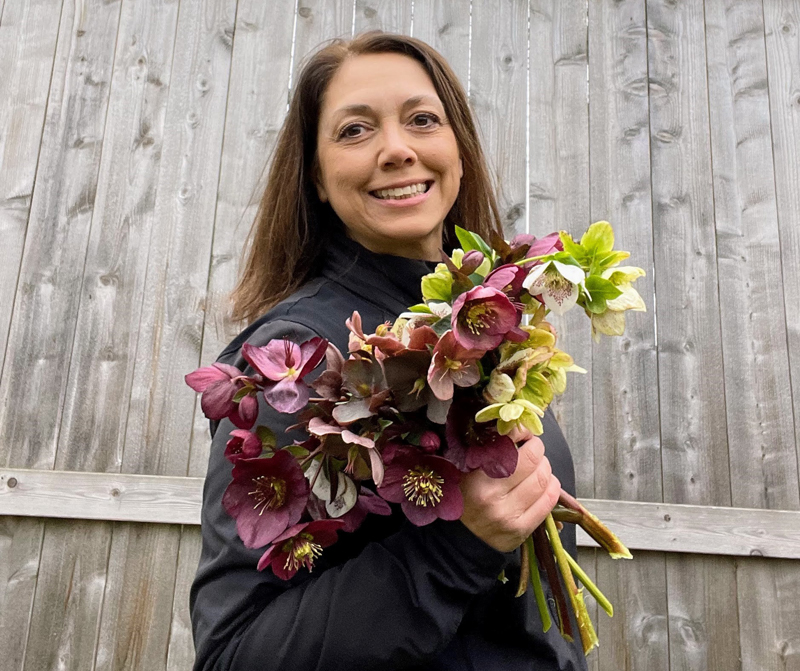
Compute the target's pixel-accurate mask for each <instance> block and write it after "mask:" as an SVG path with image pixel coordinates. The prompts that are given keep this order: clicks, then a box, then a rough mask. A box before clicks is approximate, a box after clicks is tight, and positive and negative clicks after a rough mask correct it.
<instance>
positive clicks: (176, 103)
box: [0, 0, 800, 671]
mask: <svg viewBox="0 0 800 671" xmlns="http://www.w3.org/2000/svg"><path fill="white" fill-rule="evenodd" d="M372 28H382V29H385V30H390V31H398V32H405V33H410V34H413V35H415V36H417V37H420V38H422V39H424V40H426V41H428V42H429V43H430V44H432V45H433V46H435V47H436V48H437V49H439V50H440V51H441V52H442V53H443V54H444V55H445V56H446V57H447V58H448V59H449V60H450V62H451V64H452V65H453V67H454V69H455V70H456V72H457V73H458V75H459V76H460V77H461V79H462V81H463V82H465V84H466V85H467V88H468V91H469V95H470V102H471V105H472V107H473V109H474V111H475V114H476V116H477V118H478V119H479V123H480V127H481V131H482V136H483V140H484V146H485V149H486V150H487V153H488V155H489V156H490V158H491V161H492V164H493V166H494V168H495V171H496V174H497V178H498V180H499V181H500V183H501V184H502V189H503V191H502V199H501V202H502V211H503V213H504V217H505V223H506V225H507V228H508V230H509V232H511V231H512V230H513V231H522V230H527V231H530V232H533V233H537V234H541V233H547V232H550V231H551V230H554V229H558V228H566V229H569V230H571V231H577V232H580V231H581V230H582V229H584V228H585V227H586V225H588V223H589V222H591V221H594V220H598V219H608V220H609V221H611V222H613V224H614V226H615V229H616V231H617V239H618V243H619V246H621V247H622V248H625V249H629V250H631V251H632V253H633V258H634V259H635V260H636V262H637V264H638V265H641V266H643V267H645V268H646V269H647V270H648V277H647V278H645V279H643V280H640V281H639V285H640V286H642V293H643V295H644V297H645V301H646V303H647V305H648V310H649V312H648V313H647V314H646V315H639V314H637V315H634V316H633V318H631V319H629V331H628V333H627V334H626V336H625V337H623V338H619V339H614V340H611V339H608V340H605V341H604V342H602V343H600V344H599V345H593V344H592V343H591V340H590V338H589V335H588V333H587V331H586V328H585V326H586V325H585V324H584V323H582V321H581V318H580V316H579V315H577V316H576V318H575V319H574V320H573V319H569V320H567V323H566V324H563V326H565V327H566V330H567V335H566V336H565V340H566V342H567V348H568V350H569V351H571V352H572V353H573V354H574V355H575V357H576V359H577V360H578V362H579V363H580V364H581V365H582V366H584V367H586V368H587V369H589V371H590V374H589V378H588V380H587V381H585V382H584V381H580V382H577V383H576V381H575V380H573V384H572V387H571V389H570V390H569V391H568V394H567V397H566V398H565V399H564V400H563V402H562V403H560V405H559V406H558V412H559V415H560V418H561V421H562V425H563V426H564V428H565V432H566V433H567V436H568V439H569V441H570V444H571V446H572V448H573V452H574V456H575V461H576V467H577V472H578V488H579V495H581V496H582V497H584V498H587V499H596V501H594V507H595V508H596V509H597V511H598V512H599V513H600V514H601V515H602V516H603V517H604V518H606V519H608V520H609V521H610V523H611V525H612V526H614V527H615V528H616V529H617V530H618V531H619V533H620V534H621V535H622V537H623V539H624V540H625V541H627V542H628V544H629V545H630V546H631V547H632V548H634V549H638V550H639V551H638V552H636V558H635V560H634V561H632V562H612V561H610V560H608V559H607V558H606V557H605V556H603V555H601V554H597V555H595V551H594V550H593V549H591V547H590V543H589V542H588V541H587V540H586V539H585V538H583V537H582V539H581V543H582V545H583V546H584V547H582V549H581V553H582V558H581V561H582V563H583V564H584V566H586V567H587V568H588V569H589V570H590V573H592V574H593V575H595V576H596V578H597V580H598V581H599V583H600V585H601V587H602V588H603V589H604V590H605V591H606V594H608V596H609V597H610V598H611V600H612V601H613V602H614V604H615V605H616V607H617V615H616V616H615V617H614V618H613V619H608V618H606V617H605V615H604V614H603V613H600V614H599V615H597V614H595V620H596V621H597V622H598V623H599V626H598V630H599V636H600V640H601V646H600V648H599V650H598V651H595V652H594V653H592V656H591V657H590V668H591V669H593V670H595V671H597V670H601V669H602V670H603V671H618V670H620V669H634V670H636V671H667V670H670V671H672V670H678V669H686V670H691V671H699V670H708V671H728V670H732V669H742V670H743V671H755V670H758V671H762V670H764V671H772V670H775V671H778V670H781V671H785V670H789V669H791V670H795V671H796V670H798V669H800V562H798V561H797V560H798V559H800V512H798V511H800V478H799V477H798V460H800V442H799V441H798V422H800V309H798V306H800V0H705V2H703V1H702V0H531V1H530V2H529V3H527V2H525V1H523V0H471V1H470V0H414V1H413V2H412V1H411V0H406V1H400V0H394V1H392V0H383V1H380V2H379V1H377V0H376V1H371V2H366V1H365V0H347V1H345V0H335V1H334V0H329V1H323V0H270V1H268V2H267V1H264V0H238V2H237V0H81V1H78V0H0V67H1V68H2V70H0V357H2V358H0V370H1V376H0V666H1V667H2V668H3V669H8V670H9V671H17V670H19V669H25V670H28V671H42V670H49V669H75V670H77V671H85V670H92V669H97V670H98V671H100V670H103V671H105V670H109V669H113V670H118V669H147V670H148V671H150V670H157V669H169V670H176V671H177V670H181V671H182V670H185V669H189V668H190V667H191V663H192V659H193V656H194V655H193V646H192V641H191V631H190V624H189V618H188V590H189V585H190V583H191V580H192V577H193V575H194V571H195V568H196V566H197V561H198V557H199V528H198V526H197V523H198V520H199V500H200V487H201V483H202V476H203V475H204V473H205V468H206V462H207V458H208V448H209V437H208V429H207V424H206V422H205V421H204V419H203V417H202V413H201V412H200V410H199V405H198V404H197V400H196V398H195V396H194V394H193V393H191V392H190V391H189V390H188V389H187V388H186V387H185V386H184V384H183V376H184V375H185V374H186V373H187V372H189V371H191V370H193V369H194V368H196V367H197V366H198V365H200V364H208V363H210V362H211V361H213V360H214V359H215V357H216V355H217V354H218V352H219V351H220V350H221V349H222V347H223V346H224V345H225V344H227V342H228V341H229V340H230V338H231V337H232V336H233V335H235V333H236V328H235V326H233V325H232V324H231V323H230V322H229V321H228V320H227V319H226V318H225V302H224V300H225V295H226V293H227V291H228V290H229V289H230V288H231V287H232V285H233V282H234V278H235V275H236V270H237V261H238V258H239V251H240V249H241V244H242V241H243V238H244V235H245V233H246V231H247V228H248V226H249V224H250V221H251V220H252V217H253V213H254V207H253V195H254V194H256V193H257V190H258V187H259V183H260V181H261V178H262V175H263V170H264V166H265V162H266V160H267V158H268V156H269V152H270V149H271V148H272V146H273V145H274V142H275V137H276V134H277V131H278V129H279V127H280V124H281V122H282V119H283V117H284V115H285V113H286V107H287V99H288V93H289V91H290V90H291V88H292V83H293V82H294V81H295V80H296V74H297V72H298V68H299V67H300V66H301V64H302V58H303V56H304V55H305V54H307V53H309V52H310V51H311V50H313V49H314V48H315V47H316V46H318V45H319V44H320V43H321V42H322V41H323V40H325V39H328V38H330V37H333V36H338V35H343V36H349V35H351V34H353V33H354V32H360V31H362V30H368V29H372ZM793 390H794V393H793Z"/></svg>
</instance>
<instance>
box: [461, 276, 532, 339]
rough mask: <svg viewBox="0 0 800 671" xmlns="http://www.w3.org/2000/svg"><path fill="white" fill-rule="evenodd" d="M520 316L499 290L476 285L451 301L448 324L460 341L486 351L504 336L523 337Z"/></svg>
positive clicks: (524, 337) (505, 337) (524, 335)
mask: <svg viewBox="0 0 800 671" xmlns="http://www.w3.org/2000/svg"><path fill="white" fill-rule="evenodd" d="M520 319H521V315H520V313H519V312H518V311H517V308H515V307H514V304H513V303H512V302H511V301H510V300H509V299H508V296H506V295H505V294H504V293H503V292H502V291H500V290H499V289H495V288H494V287H485V286H478V287H475V288H474V289H470V290H469V291H466V292H464V293H463V294H461V295H460V296H459V297H458V298H457V299H456V301H455V303H453V315H452V317H451V326H452V329H453V335H454V336H455V339H456V341H458V344H459V345H461V346H462V347H464V348H466V349H481V350H483V351H487V350H490V349H494V348H495V347H497V346H498V345H499V344H500V343H501V342H503V340H504V339H508V340H512V341H514V342H523V341H524V340H526V339H527V337H528V336H527V334H526V333H525V332H524V331H523V330H522V329H520V328H519V322H520Z"/></svg>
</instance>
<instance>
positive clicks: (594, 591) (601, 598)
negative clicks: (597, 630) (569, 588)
mask: <svg viewBox="0 0 800 671" xmlns="http://www.w3.org/2000/svg"><path fill="white" fill-rule="evenodd" d="M566 557H567V562H569V567H570V568H571V569H572V572H573V573H574V574H575V577H576V578H577V579H578V580H580V581H581V583H582V584H583V586H584V587H586V589H588V590H589V593H590V594H591V595H592V596H593V597H594V598H595V601H597V603H598V604H600V607H601V608H602V609H603V610H604V611H606V613H608V616H609V617H614V606H612V605H611V602H610V601H609V600H608V599H607V598H606V595H605V594H603V593H602V592H601V591H600V589H599V588H598V587H597V585H595V584H594V583H593V582H592V579H591V578H590V577H589V576H588V575H586V572H585V571H584V570H583V569H582V568H581V567H580V566H579V565H578V562H576V561H575V560H574V559H573V558H572V555H570V554H569V552H568V553H567V554H566Z"/></svg>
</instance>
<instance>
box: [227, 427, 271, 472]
mask: <svg viewBox="0 0 800 671" xmlns="http://www.w3.org/2000/svg"><path fill="white" fill-rule="evenodd" d="M229 435H230V439H229V440H228V443H227V444H226V445H225V458H226V459H227V460H228V461H230V462H231V463H232V464H235V463H236V462H237V461H239V459H255V458H256V457H259V456H261V451H262V449H263V445H262V443H261V439H260V438H259V437H258V436H257V435H256V434H255V433H253V432H252V431H244V430H243V429H235V430H233V431H231V432H230V434H229Z"/></svg>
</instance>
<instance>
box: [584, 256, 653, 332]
mask: <svg viewBox="0 0 800 671" xmlns="http://www.w3.org/2000/svg"><path fill="white" fill-rule="evenodd" d="M644 274H645V273H644V270H642V269H641V268H636V267H634V266H621V267H619V268H609V269H608V270H606V271H605V272H604V273H603V275H602V277H603V279H607V280H609V281H610V282H612V283H613V284H614V285H615V286H616V287H617V289H619V290H620V291H621V292H622V294H621V295H620V296H618V297H617V298H614V299H612V300H610V301H608V303H607V304H606V306H607V310H606V311H605V312H601V313H600V314H592V315H591V319H592V337H593V338H594V340H595V341H599V340H600V335H599V334H600V333H603V334H605V335H622V334H623V333H625V312H626V311H627V310H633V311H634V312H646V311H647V306H645V304H644V300H642V297H641V296H640V295H639V292H638V291H636V289H634V288H633V284H632V283H633V282H634V281H635V280H636V279H637V278H639V277H642V276H643V275H644Z"/></svg>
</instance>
